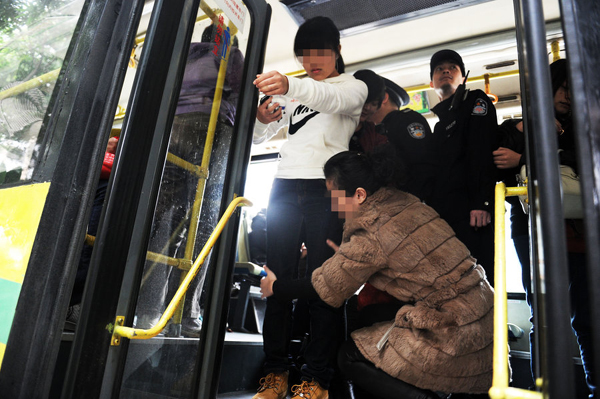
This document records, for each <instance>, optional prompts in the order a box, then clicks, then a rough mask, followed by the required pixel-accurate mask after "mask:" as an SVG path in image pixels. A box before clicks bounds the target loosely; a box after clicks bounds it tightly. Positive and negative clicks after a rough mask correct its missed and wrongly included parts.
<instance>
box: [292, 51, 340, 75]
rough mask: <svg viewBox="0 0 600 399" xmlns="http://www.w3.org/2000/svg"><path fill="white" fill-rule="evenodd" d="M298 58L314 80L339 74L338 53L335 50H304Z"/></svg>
mask: <svg viewBox="0 0 600 399" xmlns="http://www.w3.org/2000/svg"><path fill="white" fill-rule="evenodd" d="M298 60H299V61H300V63H302V66H303V67H304V70H305V71H306V73H307V74H308V76H310V77H311V78H313V79H314V80H317V81H321V80H325V79H327V78H330V77H334V76H338V75H339V73H338V71H337V69H336V68H335V64H336V60H337V54H336V53H335V51H333V50H330V49H311V50H303V51H302V55H301V56H300V57H298Z"/></svg>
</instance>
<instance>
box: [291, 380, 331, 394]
mask: <svg viewBox="0 0 600 399" xmlns="http://www.w3.org/2000/svg"><path fill="white" fill-rule="evenodd" d="M328 398H329V391H328V390H327V389H323V388H321V385H319V383H318V382H316V381H314V380H313V381H310V382H308V381H302V384H300V385H294V386H293V387H292V399H328Z"/></svg>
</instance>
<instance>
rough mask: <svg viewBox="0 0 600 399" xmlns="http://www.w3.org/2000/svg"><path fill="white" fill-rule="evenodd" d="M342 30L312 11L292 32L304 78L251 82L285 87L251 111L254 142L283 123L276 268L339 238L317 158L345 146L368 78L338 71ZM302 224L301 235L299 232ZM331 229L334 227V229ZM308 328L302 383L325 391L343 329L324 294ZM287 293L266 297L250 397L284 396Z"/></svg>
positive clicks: (320, 253)
mask: <svg viewBox="0 0 600 399" xmlns="http://www.w3.org/2000/svg"><path fill="white" fill-rule="evenodd" d="M340 50H341V45H340V34H339V31H338V29H337V28H336V26H335V25H334V23H333V21H331V20H330V19H329V18H326V17H315V18H311V19H309V20H307V21H306V22H304V23H303V24H302V25H301V26H300V28H299V29H298V32H297V34H296V38H295V41H294V53H295V54H296V56H297V57H298V59H299V61H300V62H301V63H302V65H303V67H304V69H305V70H306V73H307V74H308V76H309V78H308V79H298V78H293V77H286V76H285V75H282V74H281V73H279V72H276V71H272V72H266V73H263V74H260V75H258V77H257V79H256V80H255V82H254V83H255V85H256V87H257V88H258V89H259V90H260V91H261V92H262V93H264V94H265V95H267V96H274V95H285V96H286V98H287V99H286V109H285V112H283V110H282V109H277V108H276V107H277V106H278V105H279V104H278V103H277V102H276V101H273V99H272V98H271V99H268V100H267V101H265V102H263V103H262V104H261V105H260V106H259V107H258V111H257V119H258V121H257V123H256V128H255V133H254V142H255V143H260V142H262V141H264V140H267V139H269V138H271V137H273V136H274V135H275V134H276V133H277V132H278V131H279V130H280V129H282V128H284V127H287V128H288V131H287V135H288V141H287V142H286V143H285V144H284V145H283V146H282V147H281V151H280V156H281V159H280V161H279V166H278V170H277V173H276V175H275V180H274V182H273V187H272V189H271V195H270V199H269V206H268V208H267V259H268V265H269V268H271V269H273V270H274V271H276V273H277V274H278V275H281V276H285V278H292V275H293V272H294V269H295V267H296V265H297V264H298V257H299V255H300V251H298V248H300V246H301V244H302V242H304V243H305V245H306V248H307V252H308V259H307V264H308V273H312V272H313V271H314V270H315V269H316V268H318V267H319V266H321V264H323V262H325V260H327V259H328V258H329V257H331V256H332V255H333V250H332V249H331V248H329V247H328V246H327V244H326V240H327V239H328V238H330V239H333V240H334V241H336V242H339V240H340V239H341V226H340V221H339V219H338V218H337V216H336V215H335V214H333V213H332V212H331V204H330V201H329V198H327V196H326V193H327V188H326V186H325V178H324V175H323V165H324V164H325V161H327V159H329V158H330V157H331V156H332V155H334V154H337V153H339V152H342V151H345V150H347V149H348V143H349V141H350V138H351V137H352V134H353V133H354V130H355V129H356V126H357V124H358V120H359V118H360V113H361V110H362V107H363V104H364V103H365V99H366V97H367V87H366V85H365V84H364V83H363V82H361V81H359V80H356V79H355V78H354V77H352V76H350V75H346V74H344V73H343V72H344V62H343V60H342V56H341V54H340ZM303 226H304V231H305V232H306V233H305V236H304V237H303V236H302V234H301V232H302V231H303ZM336 230H337V231H336ZM309 307H310V318H311V320H310V323H311V336H310V342H309V344H308V346H307V348H306V352H305V361H306V364H305V365H303V366H302V371H301V373H302V377H301V378H302V380H303V382H302V384H301V385H298V386H297V388H294V389H293V391H294V392H299V394H294V396H293V397H294V398H297V397H300V396H299V395H300V394H301V392H302V390H304V388H306V389H309V390H310V391H311V392H312V395H311V398H312V399H316V398H327V397H328V391H327V390H328V387H329V383H330V381H331V379H332V376H333V366H334V364H335V355H336V351H337V347H338V340H339V338H340V336H341V331H340V330H341V329H340V327H341V326H340V321H341V314H340V312H339V311H338V310H337V309H334V308H333V307H331V306H329V305H327V304H326V303H325V302H323V301H321V300H319V299H315V300H311V301H310V302H309ZM291 314H292V301H291V300H279V299H277V298H269V299H268V300H267V309H266V312H265V320H264V327H263V340H264V351H265V355H266V360H265V365H264V372H265V373H266V377H264V378H263V379H261V386H260V388H259V390H258V393H257V394H256V395H255V396H254V398H255V399H259V398H260V399H276V398H278V399H283V398H285V396H286V394H287V386H288V374H289V372H288V367H289V365H288V347H289V336H290V324H291ZM299 387H302V388H299Z"/></svg>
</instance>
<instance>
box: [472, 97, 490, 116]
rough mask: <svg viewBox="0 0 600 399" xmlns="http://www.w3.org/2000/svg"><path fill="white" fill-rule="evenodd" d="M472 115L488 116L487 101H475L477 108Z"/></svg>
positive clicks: (474, 108) (475, 107) (479, 99)
mask: <svg viewBox="0 0 600 399" xmlns="http://www.w3.org/2000/svg"><path fill="white" fill-rule="evenodd" d="M472 115H481V116H485V115H487V103H486V102H485V100H483V99H481V98H478V99H477V100H475V106H474V107H473V113H472Z"/></svg>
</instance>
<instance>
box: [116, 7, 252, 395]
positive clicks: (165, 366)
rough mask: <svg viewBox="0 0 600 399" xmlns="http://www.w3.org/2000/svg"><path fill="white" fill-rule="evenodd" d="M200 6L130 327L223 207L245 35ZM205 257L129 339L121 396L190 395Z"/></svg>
mask: <svg viewBox="0 0 600 399" xmlns="http://www.w3.org/2000/svg"><path fill="white" fill-rule="evenodd" d="M201 7H202V9H201V10H200V11H199V16H200V17H199V18H198V21H197V23H196V25H195V28H194V33H193V35H192V41H191V43H190V49H189V52H188V56H187V60H186V65H185V71H184V75H183V80H182V87H181V91H180V93H179V98H178V101H177V109H176V112H175V119H174V121H173V125H172V127H171V134H170V139H169V148H168V152H169V154H168V157H167V160H166V162H165V165H164V168H163V172H162V179H161V185H160V191H159V194H158V200H157V204H156V209H155V213H154V220H153V223H152V228H151V233H150V234H151V236H150V241H149V243H148V251H149V252H148V253H149V255H148V257H147V260H146V265H145V268H144V272H143V276H142V282H141V286H140V293H139V297H138V301H137V309H136V317H135V321H134V323H135V327H136V328H142V329H149V328H151V327H152V326H154V325H156V324H157V323H158V321H159V319H160V317H161V315H162V314H163V312H164V311H165V309H166V307H167V306H168V305H169V303H170V301H171V299H172V297H173V295H174V294H175V291H176V290H177V288H178V287H179V284H180V282H181V280H182V276H185V274H186V273H187V271H186V269H189V267H190V265H191V264H192V263H193V261H194V260H195V259H196V257H197V256H198V254H199V252H200V251H201V250H202V248H203V247H204V245H205V244H206V242H207V240H208V238H209V236H210V234H211V233H212V232H213V230H214V228H215V227H216V225H217V223H218V220H219V216H220V210H221V209H222V207H223V193H224V183H225V178H226V175H227V173H228V171H227V165H228V162H229V157H230V148H231V143H232V135H233V130H234V123H235V116H236V111H237V109H238V100H239V95H240V91H241V85H242V76H243V69H244V54H243V52H244V47H241V46H242V45H241V43H246V39H245V38H244V37H243V35H242V34H240V33H239V32H237V28H236V27H235V25H233V23H232V22H231V21H230V20H229V18H228V16H227V15H226V14H225V13H222V12H218V13H217V14H216V15H215V14H212V13H213V10H215V9H217V7H214V6H212V5H211V6H210V7H212V8H208V7H209V5H208V4H207V3H206V2H203V4H202V6H201ZM205 14H206V15H205ZM211 14H212V15H211ZM142 51H143V47H142ZM225 205H227V204H225ZM213 252H214V251H213ZM157 255H158V256H157ZM210 263H211V255H209V256H208V257H207V258H206V260H205V261H204V263H203V264H202V266H201V268H200V271H199V273H198V275H197V276H196V277H195V279H194V280H193V281H192V284H191V286H190V288H189V289H188V291H187V293H186V296H185V300H184V301H182V302H181V304H182V305H183V308H182V309H181V313H177V312H176V313H175V315H174V316H173V318H172V319H171V320H170V321H169V324H167V326H166V328H164V330H163V331H162V333H161V334H160V335H159V336H158V337H156V338H153V339H151V340H150V341H149V342H140V341H138V340H132V342H131V344H130V345H129V350H128V354H127V365H126V369H127V370H130V371H128V372H126V375H124V378H123V386H122V390H121V397H132V396H131V395H134V392H135V393H138V392H144V393H145V394H149V393H152V394H154V395H165V396H168V397H188V396H189V393H190V392H191V383H192V380H193V372H194V366H195V361H196V358H197V355H198V353H197V352H198V340H197V338H198V337H199V336H200V333H201V330H202V313H203V305H204V298H203V292H204V277H205V275H206V272H207V270H208V267H209V265H210ZM129 372H131V374H127V373H129Z"/></svg>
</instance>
